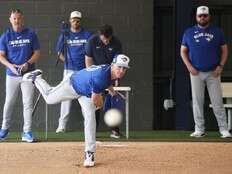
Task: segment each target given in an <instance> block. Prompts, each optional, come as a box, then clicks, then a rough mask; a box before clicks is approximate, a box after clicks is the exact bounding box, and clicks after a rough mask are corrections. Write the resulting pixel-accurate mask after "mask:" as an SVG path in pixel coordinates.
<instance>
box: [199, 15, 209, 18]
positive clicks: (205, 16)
mask: <svg viewBox="0 0 232 174" xmlns="http://www.w3.org/2000/svg"><path fill="white" fill-rule="evenodd" d="M208 16H209V15H207V14H200V15H198V17H199V18H201V17H204V18H207V17H208Z"/></svg>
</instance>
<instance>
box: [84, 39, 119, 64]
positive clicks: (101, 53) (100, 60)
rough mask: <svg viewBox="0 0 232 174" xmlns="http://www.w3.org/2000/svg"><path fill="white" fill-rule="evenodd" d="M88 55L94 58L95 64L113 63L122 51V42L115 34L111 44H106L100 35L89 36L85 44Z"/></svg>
mask: <svg viewBox="0 0 232 174" xmlns="http://www.w3.org/2000/svg"><path fill="white" fill-rule="evenodd" d="M85 51H86V55H87V56H89V57H92V58H93V64H94V65H101V64H111V62H112V61H113V58H114V56H115V55H117V54H121V53H122V44H121V42H120V41H119V39H117V38H116V37H115V36H112V39H111V41H110V42H109V44H107V45H105V44H103V42H102V41H101V40H100V37H99V35H93V36H92V37H90V38H89V40H88V43H87V44H86V46H85Z"/></svg>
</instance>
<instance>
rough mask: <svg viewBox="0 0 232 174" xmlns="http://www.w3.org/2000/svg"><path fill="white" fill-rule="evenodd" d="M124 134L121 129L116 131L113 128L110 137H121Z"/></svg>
mask: <svg viewBox="0 0 232 174" xmlns="http://www.w3.org/2000/svg"><path fill="white" fill-rule="evenodd" d="M121 136H122V134H121V133H120V132H119V131H115V130H112V132H111V134H110V137H111V138H117V139H118V138H120V137H121Z"/></svg>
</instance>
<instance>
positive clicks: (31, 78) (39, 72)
mask: <svg viewBox="0 0 232 174" xmlns="http://www.w3.org/2000/svg"><path fill="white" fill-rule="evenodd" d="M42 73H43V71H42V70H40V69H36V70H34V71H31V72H28V73H26V74H24V75H23V81H31V82H34V81H35V79H36V78H37V77H41V76H42Z"/></svg>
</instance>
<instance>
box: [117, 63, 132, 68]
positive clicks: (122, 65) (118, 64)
mask: <svg viewBox="0 0 232 174" xmlns="http://www.w3.org/2000/svg"><path fill="white" fill-rule="evenodd" d="M115 65H117V66H121V67H124V68H127V69H129V68H130V67H129V66H125V65H124V64H120V63H115Z"/></svg>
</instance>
